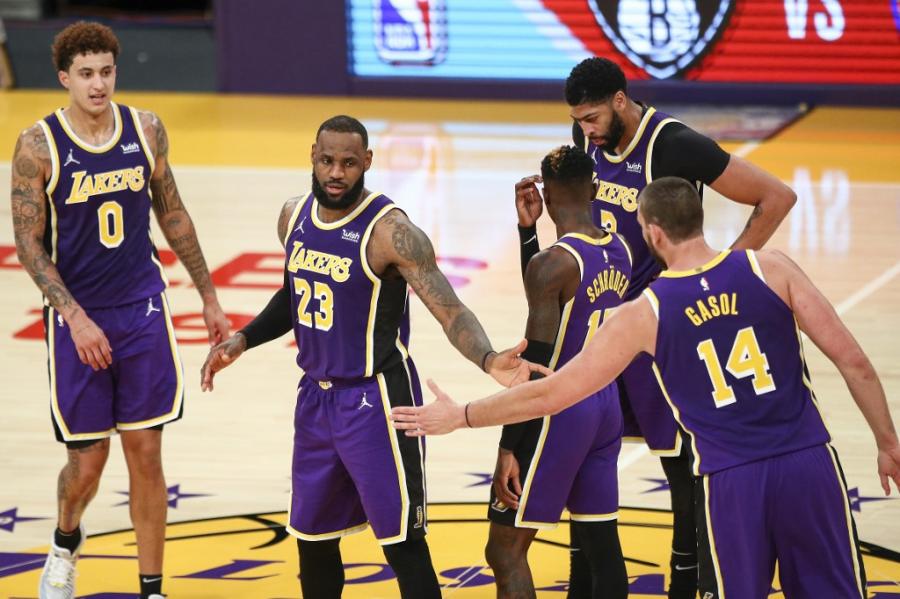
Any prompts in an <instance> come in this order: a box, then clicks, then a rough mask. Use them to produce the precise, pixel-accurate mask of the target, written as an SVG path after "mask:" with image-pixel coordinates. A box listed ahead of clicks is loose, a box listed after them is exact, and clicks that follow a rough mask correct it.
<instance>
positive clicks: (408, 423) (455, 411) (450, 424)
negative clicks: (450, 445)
mask: <svg viewBox="0 0 900 599" xmlns="http://www.w3.org/2000/svg"><path fill="white" fill-rule="evenodd" d="M428 388H429V389H431V391H432V393H434V395H435V399H434V401H433V402H431V403H430V404H427V405H424V406H419V407H417V406H397V407H395V408H393V409H392V410H391V420H393V422H394V428H395V429H397V430H401V431H406V436H407V437H424V436H425V435H446V434H447V433H450V432H453V431H455V430H456V429H458V428H464V427H465V426H466V413H465V407H464V406H461V405H459V404H457V403H456V402H454V401H453V400H452V399H451V398H450V396H449V395H447V394H446V393H444V392H443V391H442V390H441V388H440V387H438V386H437V384H436V383H435V382H434V381H433V380H431V379H428Z"/></svg>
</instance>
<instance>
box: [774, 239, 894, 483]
mask: <svg viewBox="0 0 900 599" xmlns="http://www.w3.org/2000/svg"><path fill="white" fill-rule="evenodd" d="M757 256H758V257H759V263H760V266H761V267H762V269H763V274H764V275H765V277H766V282H767V283H768V284H769V286H770V287H772V289H773V290H774V291H775V292H776V293H777V294H778V295H779V296H781V297H782V299H784V300H785V302H786V303H787V304H788V305H789V306H790V308H791V310H793V311H794V315H795V316H796V318H797V323H798V324H799V325H800V330H801V331H803V332H804V333H806V334H807V335H808V336H809V338H810V339H811V340H812V342H813V343H815V344H816V346H817V347H818V348H819V349H821V350H822V353H824V354H825V355H826V356H827V357H828V359H829V360H831V361H832V362H833V363H834V365H835V366H836V367H837V369H838V371H839V372H840V373H841V376H842V377H843V378H844V381H845V382H846V383H847V388H848V389H849V390H850V395H851V396H852V397H853V401H855V402H856V405H857V407H858V408H859V411H860V412H862V414H863V417H865V419H866V422H867V423H868V425H869V428H870V429H872V434H873V435H874V436H875V445H876V446H877V448H878V475H879V477H880V478H881V487H882V488H883V489H884V492H885V494H886V495H889V494H890V485H889V484H888V478H892V479H893V480H894V484H895V485H897V487H898V488H900V442H898V439H897V432H896V430H895V429H894V423H893V421H892V419H891V413H890V410H889V409H888V405H887V399H886V397H885V394H884V388H883V387H882V386H881V381H880V380H879V378H878V373H876V372H875V368H874V367H873V366H872V363H871V362H870V361H869V358H868V356H866V354H865V352H864V351H863V350H862V348H861V347H860V346H859V343H858V342H857V341H856V339H855V338H854V337H853V334H852V333H851V332H850V330H849V329H847V326H846V325H845V324H844V323H843V321H841V318H840V316H838V314H837V312H835V310H834V308H833V307H832V306H831V304H830V303H829V301H828V299H827V298H826V297H825V296H824V295H822V292H821V291H819V290H818V289H817V288H816V286H815V285H814V284H813V282H812V281H811V280H810V279H809V277H807V276H806V273H804V272H803V270H801V269H800V267H799V266H797V265H796V264H795V263H794V262H793V261H792V260H791V259H790V258H788V257H787V256H785V255H784V254H782V253H781V252H777V251H762V252H758V253H757Z"/></svg>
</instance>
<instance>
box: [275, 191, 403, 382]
mask: <svg viewBox="0 0 900 599" xmlns="http://www.w3.org/2000/svg"><path fill="white" fill-rule="evenodd" d="M318 206H319V203H318V201H316V199H315V197H314V196H313V194H311V193H310V194H307V195H306V196H305V197H304V198H303V199H302V200H301V201H300V202H299V203H298V204H297V207H296V209H295V210H294V213H293V215H292V217H291V221H290V223H289V228H288V231H289V232H288V235H287V238H286V239H285V252H286V254H287V255H286V268H287V271H288V273H289V277H290V285H291V302H292V308H293V310H292V314H293V320H294V337H295V339H296V341H297V347H298V352H297V364H298V365H299V366H300V368H302V369H303V371H304V372H305V373H306V374H308V375H309V376H310V377H312V378H313V379H315V380H317V381H330V380H334V379H357V378H361V377H369V376H373V375H375V374H378V373H379V372H383V371H385V370H387V369H388V368H390V367H392V366H395V365H397V364H400V363H401V361H403V360H405V359H406V358H408V353H407V350H406V346H407V344H408V342H409V302H408V291H407V286H406V281H404V280H403V279H399V278H398V279H382V278H380V277H378V276H377V275H376V274H375V273H374V272H372V269H371V267H370V266H369V264H368V260H367V257H366V246H367V244H368V242H369V238H370V237H371V234H372V230H373V229H374V227H375V224H376V223H377V221H378V220H379V219H380V218H381V217H383V216H384V215H385V214H387V212H389V211H390V210H395V209H397V208H396V206H395V205H394V203H393V202H392V201H391V200H390V199H388V198H387V197H385V196H383V195H381V194H380V193H371V194H370V195H369V196H367V197H366V198H365V199H364V200H363V201H362V202H361V203H360V204H359V206H357V207H356V208H355V209H354V210H353V211H352V212H350V214H348V215H346V216H345V217H343V218H341V219H339V220H337V221H335V222H331V223H326V222H323V221H321V220H320V219H319V217H318Z"/></svg>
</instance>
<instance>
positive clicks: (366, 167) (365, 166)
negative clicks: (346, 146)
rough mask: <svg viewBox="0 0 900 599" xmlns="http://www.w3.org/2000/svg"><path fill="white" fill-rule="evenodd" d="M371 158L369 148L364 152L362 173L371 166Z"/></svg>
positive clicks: (371, 154)
mask: <svg viewBox="0 0 900 599" xmlns="http://www.w3.org/2000/svg"><path fill="white" fill-rule="evenodd" d="M372 156H373V153H372V149H371V148H369V149H368V150H366V159H365V161H364V162H363V165H364V168H363V172H365V171H367V170H369V167H370V166H372Z"/></svg>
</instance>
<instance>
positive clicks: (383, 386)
mask: <svg viewBox="0 0 900 599" xmlns="http://www.w3.org/2000/svg"><path fill="white" fill-rule="evenodd" d="M375 378H376V380H377V381H378V389H379V391H380V392H381V407H382V409H383V410H384V420H385V426H387V430H388V439H389V440H390V443H391V452H392V453H393V454H394V465H395V466H396V467H397V482H398V483H399V485H400V501H401V503H402V505H403V509H402V510H401V514H400V534H398V535H396V536H393V537H388V538H386V539H378V542H379V543H380V544H382V545H391V544H393V543H401V542H403V541H405V540H406V530H407V527H408V526H409V490H408V489H407V486H406V469H405V468H404V467H403V458H402V456H401V455H400V443H399V442H398V441H397V431H395V430H394V427H393V426H392V425H391V400H390V396H389V395H388V389H387V383H386V382H385V380H384V374H382V373H378V374H377V375H375ZM423 475H424V469H423Z"/></svg>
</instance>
